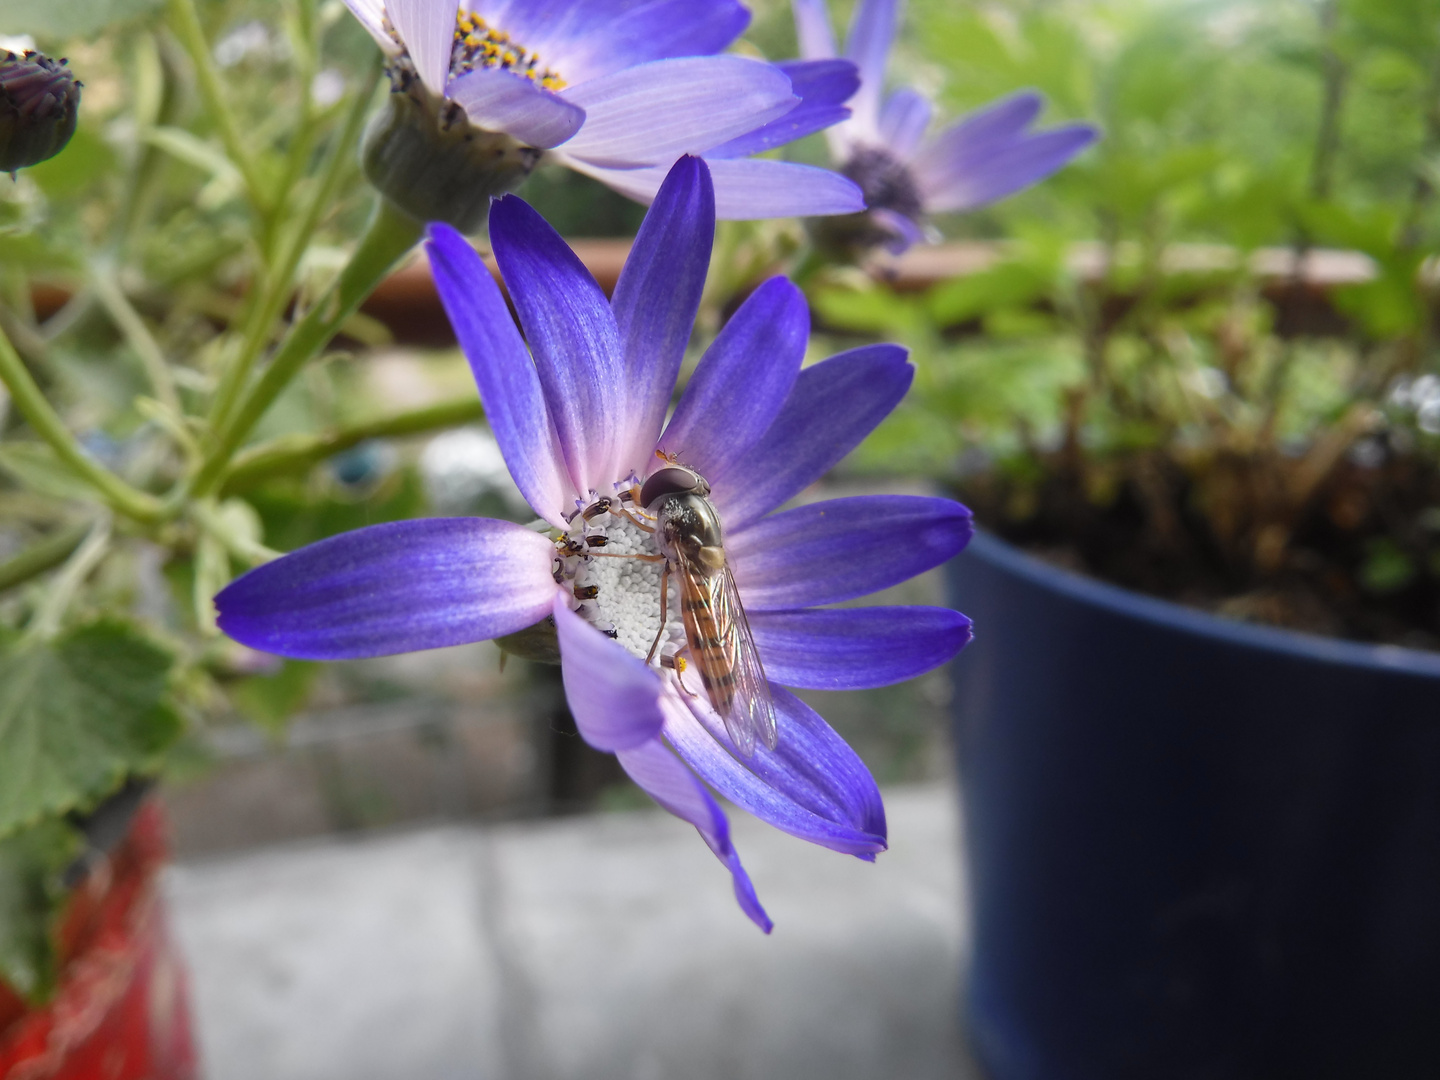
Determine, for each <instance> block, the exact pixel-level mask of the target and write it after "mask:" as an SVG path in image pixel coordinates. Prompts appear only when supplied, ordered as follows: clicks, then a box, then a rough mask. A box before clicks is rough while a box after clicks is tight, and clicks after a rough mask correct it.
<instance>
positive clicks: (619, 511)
mask: <svg viewBox="0 0 1440 1080" xmlns="http://www.w3.org/2000/svg"><path fill="white" fill-rule="evenodd" d="M610 513H612V514H614V515H616V516H617V517H623V518H624V519H625V520H626V521H628V522H630V524H631V525H634V526H635V527H636V528H637V529H639V530H640V531H641V532H647V533H653V532H654V531H655V526H654V525H646V524H645V523H644V522H643V521H641V520H640V519H639V518H637V517H636V516H635V515H634V514H632V513H630V511H629V510H626V509H625V508H624V507H623V506H612V507H610Z"/></svg>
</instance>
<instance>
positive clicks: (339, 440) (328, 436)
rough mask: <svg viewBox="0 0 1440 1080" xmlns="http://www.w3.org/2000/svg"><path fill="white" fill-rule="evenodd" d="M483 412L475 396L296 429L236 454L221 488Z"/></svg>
mask: <svg viewBox="0 0 1440 1080" xmlns="http://www.w3.org/2000/svg"><path fill="white" fill-rule="evenodd" d="M484 415H485V410H484V408H482V407H481V405H480V401H479V399H478V398H474V397H467V398H464V399H462V400H460V401H446V402H442V403H441V404H439V405H428V406H426V407H425V408H423V409H414V410H411V411H409V412H403V413H396V414H395V415H394V416H385V417H381V418H379V419H377V420H368V421H365V422H363V423H359V424H350V425H347V426H345V427H340V428H336V429H335V430H333V431H329V432H326V433H324V434H320V435H294V436H288V437H286V438H283V439H276V440H275V441H274V442H270V443H266V444H264V445H263V446H257V447H255V448H254V449H251V450H247V451H246V452H245V453H243V454H241V455H239V456H238V457H237V458H236V459H235V461H234V463H233V464H232V465H231V466H230V468H229V470H228V471H227V472H226V473H225V477H224V480H223V481H222V483H221V489H222V490H223V491H224V492H225V493H227V494H229V493H231V492H235V491H243V490H245V489H247V488H251V487H254V486H255V485H256V484H257V483H259V482H261V481H263V480H266V479H268V478H269V477H272V476H279V475H283V474H285V473H292V472H297V471H299V470H301V469H305V468H308V467H309V466H311V465H313V464H315V463H316V462H318V461H323V460H324V459H325V458H327V457H330V456H332V455H334V454H338V453H340V452H341V451H344V450H348V449H350V447H352V446H355V445H356V444H357V443H361V442H364V441H365V440H366V439H383V438H394V437H397V436H402V435H418V434H420V433H422V432H426V431H437V430H439V429H441V428H448V427H454V426H456V425H457V424H466V423H469V422H470V421H472V420H479V419H480V418H481V417H483V416H484Z"/></svg>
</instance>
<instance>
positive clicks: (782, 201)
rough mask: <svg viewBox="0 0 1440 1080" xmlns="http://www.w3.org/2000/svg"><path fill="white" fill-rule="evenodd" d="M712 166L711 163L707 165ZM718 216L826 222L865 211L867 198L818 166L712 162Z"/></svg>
mask: <svg viewBox="0 0 1440 1080" xmlns="http://www.w3.org/2000/svg"><path fill="white" fill-rule="evenodd" d="M706 160H707V161H709V159H708V158H707V159H706ZM709 164H710V177H711V179H713V180H714V181H715V216H716V217H717V218H720V219H721V220H723V221H752V220H758V219H761V218H775V217H824V216H826V215H828V214H854V213H858V212H859V211H861V210H863V209H865V196H864V194H863V193H862V192H861V191H860V189H859V188H858V187H857V186H856V185H855V184H854V183H853V182H852V181H851V180H850V179H848V178H847V177H844V176H841V175H840V174H839V173H835V172H831V171H830V170H828V169H817V168H815V167H814V166H813V165H797V164H795V163H793V162H789V161H766V160H763V159H757V158H731V159H726V160H723V161H710V162H709Z"/></svg>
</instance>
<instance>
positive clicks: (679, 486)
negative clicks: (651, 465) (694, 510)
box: [640, 465, 708, 510]
mask: <svg viewBox="0 0 1440 1080" xmlns="http://www.w3.org/2000/svg"><path fill="white" fill-rule="evenodd" d="M702 483H704V481H702V480H701V479H700V477H699V476H698V475H696V474H695V473H693V472H691V471H690V470H689V469H685V468H681V467H680V466H678V465H671V466H670V467H669V468H666V469H661V470H660V471H659V472H657V473H653V474H652V475H651V476H650V478H649V479H647V480H646V481H645V486H644V487H642V488H641V489H640V505H641V506H643V507H645V509H646V510H649V509H651V508H652V507H653V506H654V505H655V503H656V502H657V501H658V500H660V499H665V498H668V497H669V496H671V495H692V494H698V492H697V491H696V489H697V488H698V487H700V485H701V484H702ZM707 490H708V489H707Z"/></svg>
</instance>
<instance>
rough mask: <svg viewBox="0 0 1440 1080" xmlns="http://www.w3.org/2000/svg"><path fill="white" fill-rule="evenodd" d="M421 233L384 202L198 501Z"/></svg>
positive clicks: (280, 357)
mask: <svg viewBox="0 0 1440 1080" xmlns="http://www.w3.org/2000/svg"><path fill="white" fill-rule="evenodd" d="M421 227H422V226H421V224H420V222H418V221H416V220H415V219H414V218H412V217H410V216H408V215H407V214H404V213H402V212H401V211H399V210H396V209H394V208H393V207H392V206H390V204H389V203H387V202H385V201H384V200H381V201H380V203H379V204H378V206H377V207H376V210H375V215H374V217H372V218H371V220H370V227H369V228H368V229H366V231H365V236H364V237H363V238H362V239H361V241H360V246H359V247H358V248H356V249H355V253H354V254H353V255H352V256H351V257H350V261H349V263H347V264H346V266H345V269H344V270H342V271H340V274H339V276H338V277H337V278H336V279H335V281H334V282H332V283H331V285H330V287H329V288H328V289H327V290H326V291H325V294H324V295H323V296H322V297H320V299H319V301H318V302H317V303H316V304H315V306H314V307H312V308H311V309H310V310H309V311H308V312H306V313H305V316H304V317H303V318H302V319H301V320H300V321H299V322H297V323H295V324H294V325H293V326H291V328H290V332H289V333H288V334H286V335H285V340H284V341H282V342H281V343H280V348H279V350H278V351H277V352H276V354H275V359H274V360H272V361H271V362H270V366H269V367H268V368H267V369H266V370H265V373H264V374H263V375H262V376H261V377H260V381H259V382H258V383H256V384H255V386H254V387H253V388H252V389H251V390H250V392H249V393H248V394H247V395H246V396H245V398H244V399H243V400H242V401H241V402H240V404H239V406H238V407H237V409H236V412H235V416H234V418H233V419H232V420H231V421H230V422H229V423H227V424H226V425H225V426H224V428H223V429H222V430H221V431H220V435H219V440H218V444H217V445H216V446H215V447H214V449H213V450H212V451H211V452H210V455H209V457H208V458H206V461H205V464H204V465H203V466H202V467H201V470H200V473H199V475H198V476H196V478H195V481H194V483H193V485H192V486H191V491H192V493H193V494H194V495H196V496H200V495H206V494H209V493H210V492H212V491H213V490H214V489H215V487H216V485H217V484H218V483H219V481H220V478H221V476H222V475H223V474H224V471H225V468H226V466H227V465H228V464H229V463H230V459H231V457H233V456H234V454H235V451H236V450H237V449H239V447H240V444H241V443H242V442H243V441H244V439H245V436H247V435H248V434H250V431H251V429H252V428H254V426H255V425H256V424H257V423H258V422H259V420H260V418H261V417H262V416H264V415H265V412H266V410H267V409H269V408H270V406H271V405H272V404H274V402H275V399H276V398H277V397H279V396H280V392H281V391H282V390H284V389H285V387H286V386H288V385H289V384H290V380H291V379H293V378H294V377H295V375H296V373H297V372H299V370H300V369H301V368H302V367H303V366H304V365H305V364H306V363H307V362H308V361H310V360H311V359H313V358H314V357H315V356H316V355H317V354H318V353H319V352H320V350H321V349H323V348H324V347H325V346H326V345H327V344H328V343H329V341H330V339H331V338H332V337H334V336H335V333H336V331H337V330H339V328H340V325H341V324H342V323H343V322H344V321H345V320H346V319H347V318H349V317H350V315H352V314H353V313H354V312H355V311H356V309H358V308H359V307H360V304H361V302H362V301H364V299H365V298H366V297H367V296H369V295H370V293H371V292H372V291H373V290H374V288H375V286H376V285H378V284H379V283H380V281H381V279H382V278H384V276H385V275H386V274H387V273H389V271H390V268H391V267H393V266H394V265H395V264H396V263H397V262H398V261H399V260H400V258H401V257H402V256H403V255H405V253H406V252H408V251H409V250H410V249H411V248H412V247H414V246H415V243H416V241H417V240H419V239H420V231H421Z"/></svg>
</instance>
